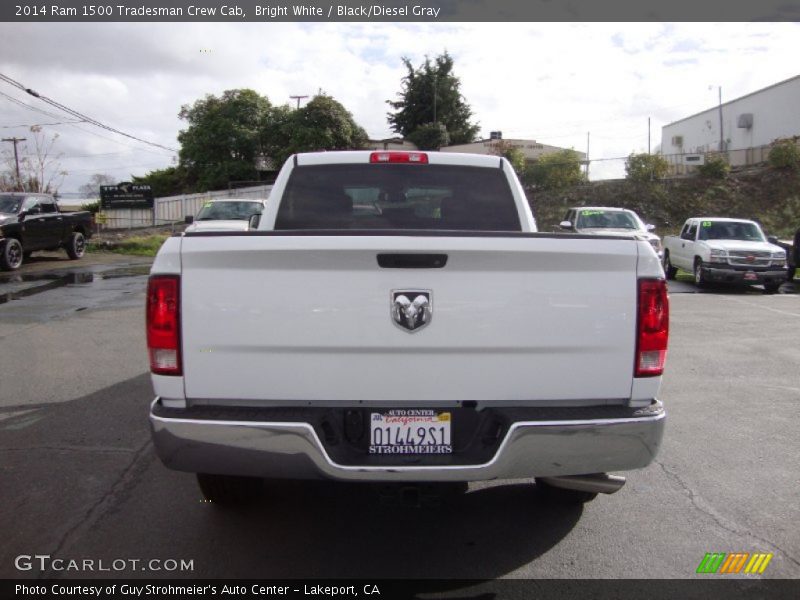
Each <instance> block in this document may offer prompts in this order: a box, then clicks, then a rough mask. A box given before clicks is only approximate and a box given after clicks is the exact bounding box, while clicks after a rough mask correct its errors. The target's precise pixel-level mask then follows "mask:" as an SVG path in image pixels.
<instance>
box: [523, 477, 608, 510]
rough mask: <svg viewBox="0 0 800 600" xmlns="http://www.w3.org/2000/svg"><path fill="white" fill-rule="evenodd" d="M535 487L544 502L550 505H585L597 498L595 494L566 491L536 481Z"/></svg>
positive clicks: (538, 480)
mask: <svg viewBox="0 0 800 600" xmlns="http://www.w3.org/2000/svg"><path fill="white" fill-rule="evenodd" d="M536 487H537V488H538V489H539V493H540V494H541V497H542V498H543V499H544V501H545V502H547V503H550V504H585V503H587V502H591V501H592V500H594V499H595V498H597V492H584V491H581V490H568V489H565V488H560V487H555V486H553V485H550V484H549V483H546V482H544V481H541V480H540V479H536Z"/></svg>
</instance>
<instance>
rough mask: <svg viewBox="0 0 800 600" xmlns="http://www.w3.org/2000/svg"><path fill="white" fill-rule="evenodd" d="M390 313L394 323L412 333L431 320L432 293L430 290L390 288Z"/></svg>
mask: <svg viewBox="0 0 800 600" xmlns="http://www.w3.org/2000/svg"><path fill="white" fill-rule="evenodd" d="M391 313H392V321H394V324H395V325H397V326H398V327H400V328H401V329H403V330H404V331H408V332H409V333H414V332H416V331H419V330H420V329H422V328H423V327H425V326H426V325H427V324H428V323H430V322H431V317H432V316H433V295H432V293H431V291H430V290H392V296H391Z"/></svg>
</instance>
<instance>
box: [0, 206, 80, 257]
mask: <svg viewBox="0 0 800 600" xmlns="http://www.w3.org/2000/svg"><path fill="white" fill-rule="evenodd" d="M91 235H92V215H91V213H89V212H88V211H79V212H69V213H64V212H61V211H60V210H59V208H58V204H57V203H56V201H55V200H54V199H53V197H52V196H51V195H49V194H29V193H27V192H4V193H0V268H2V269H3V270H4V271H13V270H15V269H19V267H20V265H22V260H23V258H27V257H29V256H30V255H31V253H33V252H35V251H37V250H57V249H59V248H64V249H65V250H66V251H67V255H68V256H69V257H70V258H71V259H73V260H76V259H78V258H81V257H82V256H83V254H84V252H86V240H87V239H88V238H89V237H91Z"/></svg>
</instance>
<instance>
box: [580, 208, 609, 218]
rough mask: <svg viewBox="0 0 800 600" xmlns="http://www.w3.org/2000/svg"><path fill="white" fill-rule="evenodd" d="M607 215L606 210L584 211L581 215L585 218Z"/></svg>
mask: <svg viewBox="0 0 800 600" xmlns="http://www.w3.org/2000/svg"><path fill="white" fill-rule="evenodd" d="M604 214H606V213H605V211H604V210H583V211H581V215H583V216H584V217H591V216H592V215H604Z"/></svg>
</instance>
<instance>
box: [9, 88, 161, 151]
mask: <svg viewBox="0 0 800 600" xmlns="http://www.w3.org/2000/svg"><path fill="white" fill-rule="evenodd" d="M0 96H3V97H5V98H7V99H8V100H9V101H11V102H13V103H14V104H18V105H19V106H21V107H23V108H27V109H28V110H32V111H35V112H38V113H41V114H43V115H46V116H48V117H53V118H56V119H59V118H61V115H57V114H55V113H51V112H48V111H46V110H42V109H41V108H36V107H35V106H31V105H30V104H25V103H24V102H22V101H20V100H17V99H16V98H14V97H13V96H9V95H8V94H5V93H3V92H0ZM85 122H86V119H80V120H79V121H76V122H75V123H85ZM75 123H70V122H66V125H70V126H71V127H74V128H75V129H77V130H78V131H82V132H84V133H88V134H89V135H93V136H95V137H99V138H100V139H103V140H107V141H109V142H112V143H114V144H117V145H119V146H125V147H126V148H134V149H135V150H137V151H140V152H150V153H152V154H155V155H157V156H164V155H163V154H161V153H158V152H154V151H153V150H148V149H146V148H137V147H136V146H133V145H131V144H126V143H124V142H121V141H119V140H115V139H114V138H110V137H108V136H105V135H102V134H100V133H97V132H96V131H91V130H89V129H84V128H83V127H78V126H77V125H76V124H75Z"/></svg>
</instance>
